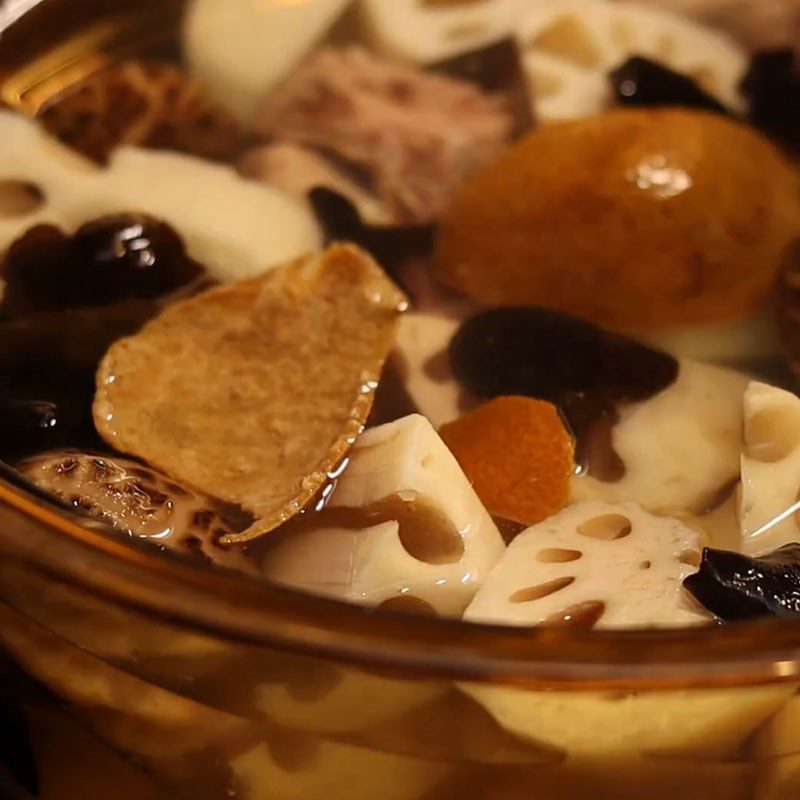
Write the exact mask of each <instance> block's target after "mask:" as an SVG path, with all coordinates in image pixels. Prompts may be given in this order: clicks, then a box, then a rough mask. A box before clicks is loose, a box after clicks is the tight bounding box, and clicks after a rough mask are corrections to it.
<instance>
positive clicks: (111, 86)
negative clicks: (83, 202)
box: [39, 61, 241, 161]
mask: <svg viewBox="0 0 800 800" xmlns="http://www.w3.org/2000/svg"><path fill="white" fill-rule="evenodd" d="M39 116H40V119H41V121H42V123H43V124H44V126H45V128H47V130H48V131H50V133H52V134H54V135H55V136H57V137H58V138H59V139H60V140H61V141H62V142H64V143H65V144H68V145H70V146H71V147H74V148H75V149H76V150H79V151H80V152H82V153H84V154H85V155H87V156H89V157H90V158H93V159H95V160H97V161H105V159H106V158H107V157H108V155H109V153H110V152H111V151H112V150H113V149H114V148H115V147H117V146H119V145H122V144H135V145H142V146H145V147H157V148H164V149H170V150H180V151H182V152H186V153H191V154H193V155H197V156H202V157H204V158H211V159H219V160H225V159H227V158H230V157H231V156H232V155H233V154H234V152H235V151H236V149H237V147H238V144H239V142H240V136H241V132H240V130H239V126H238V124H237V123H236V122H235V120H234V119H233V118H232V117H231V116H229V115H228V113H227V112H226V111H224V110H223V109H222V108H220V107H219V106H217V105H216V104H215V103H213V102H212V101H211V100H210V99H209V98H208V97H207V96H206V95H205V92H204V90H203V89H202V87H201V86H200V84H199V83H197V82H196V81H195V80H193V79H192V78H190V77H189V76H187V75H186V74H185V73H184V72H182V71H181V70H180V69H178V68H177V67H174V66H172V65H170V64H162V63H158V62H143V61H126V62H123V63H121V64H115V65H109V66H107V67H106V68H105V69H102V70H100V71H99V72H96V73H95V74H93V75H91V76H90V77H88V78H87V79H86V80H85V81H82V82H81V83H79V84H78V85H77V86H75V87H74V88H73V89H72V90H70V91H68V92H67V93H65V94H62V95H59V96H57V97H56V98H55V100H54V101H53V102H51V103H49V104H48V105H47V106H45V108H44V109H43V110H42V111H41V112H40V115H39Z"/></svg>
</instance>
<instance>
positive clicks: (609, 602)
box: [464, 502, 708, 628]
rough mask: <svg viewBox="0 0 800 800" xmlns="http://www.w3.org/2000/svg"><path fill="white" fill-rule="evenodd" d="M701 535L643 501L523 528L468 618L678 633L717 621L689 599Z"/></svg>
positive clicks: (588, 508) (564, 514) (570, 512)
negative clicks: (680, 629) (648, 507)
mask: <svg viewBox="0 0 800 800" xmlns="http://www.w3.org/2000/svg"><path fill="white" fill-rule="evenodd" d="M699 559H700V542H699V534H698V532H697V531H696V530H694V529H693V528H689V527H687V526H686V525H684V524H683V523H682V522H679V521H678V520H675V519H669V518H666V517H656V516H653V515H652V514H649V513H648V512H646V511H644V510H643V509H642V508H640V507H639V506H637V505H635V504H634V503H626V504H623V505H610V504H608V503H602V502H586V503H579V504H577V505H574V506H571V507H568V508H566V509H564V510H563V511H561V512H559V513H558V514H556V515H555V516H554V517H551V518H550V519H547V520H545V521H544V522H541V523H539V524H538V525H534V526H533V527H532V528H528V529H527V530H526V531H523V532H522V533H521V534H519V536H517V538H516V539H514V541H513V542H512V543H511V544H510V545H509V547H508V550H507V551H506V553H505V555H504V556H503V558H501V559H500V562H499V563H498V565H497V566H496V567H495V568H494V570H492V572H491V574H490V575H489V577H488V579H487V580H486V581H485V583H484V585H483V586H482V587H481V589H480V590H479V591H478V594H477V595H476V596H475V599H474V600H473V601H472V603H471V604H470V606H469V608H468V609H467V611H466V613H465V614H464V619H466V620H469V621H472V622H494V623H504V624H509V625H537V624H550V625H557V624H560V625H574V626H579V627H584V628H587V627H588V628H592V627H598V628H630V627H678V626H685V625H698V624H702V623H703V622H704V621H705V620H706V619H708V615H707V614H705V613H704V612H702V611H701V610H700V609H698V608H696V607H695V606H694V605H693V603H692V601H691V600H690V599H689V597H688V595H687V594H686V593H685V591H684V589H683V586H682V583H683V579H684V578H686V577H687V576H688V575H690V574H692V573H694V572H695V571H696V570H697V565H698V564H699Z"/></svg>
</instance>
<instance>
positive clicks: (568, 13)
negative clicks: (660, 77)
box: [517, 0, 746, 122]
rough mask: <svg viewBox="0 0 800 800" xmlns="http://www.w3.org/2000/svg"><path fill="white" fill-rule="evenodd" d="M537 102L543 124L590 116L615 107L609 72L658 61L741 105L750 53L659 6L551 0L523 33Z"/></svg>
mask: <svg viewBox="0 0 800 800" xmlns="http://www.w3.org/2000/svg"><path fill="white" fill-rule="evenodd" d="M517 40H518V42H519V44H520V47H521V48H522V51H523V60H524V65H525V71H526V73H527V75H528V79H529V82H530V84H531V102H532V105H533V111H534V114H535V115H536V117H537V118H538V119H539V120H541V121H543V122H555V121H559V120H567V119H576V118H579V117H585V116H590V115H591V114H595V113H597V112H599V111H602V110H603V109H605V108H607V107H608V106H609V105H610V104H611V103H612V99H613V98H612V92H611V87H610V85H609V81H608V73H609V71H610V70H612V69H614V68H615V67H617V66H619V65H620V64H622V63H623V62H624V61H626V60H627V59H628V58H629V57H631V56H634V55H638V56H644V57H646V58H650V59H653V60H655V61H658V62H659V63H662V64H664V65H665V66H667V67H670V68H671V69H674V70H676V71H678V72H681V73H684V74H686V75H688V76H690V77H692V78H695V79H696V80H697V81H698V83H699V84H700V86H702V87H703V88H704V89H705V90H706V91H708V92H709V93H710V94H712V95H714V96H715V97H717V98H718V99H719V100H721V101H722V102H723V103H725V104H727V105H728V106H730V107H732V108H736V109H738V108H741V105H742V101H741V98H740V96H739V91H738V85H739V81H740V79H741V77H742V75H743V73H744V71H745V69H746V58H745V55H744V52H743V51H742V49H741V48H740V47H738V46H737V45H736V44H735V43H734V42H732V41H730V40H728V39H727V37H726V36H725V35H724V34H722V33H719V32H717V31H713V30H710V29H707V28H704V27H703V26H702V25H700V24H698V23H696V22H691V21H689V20H686V19H681V18H680V17H677V16H674V15H673V14H671V13H670V12H667V11H663V10H660V9H655V8H643V7H641V6H638V5H636V4H633V3H625V2H619V3H609V2H608V1H607V0H544V1H543V2H540V3H537V4H535V5H534V6H533V8H532V10H531V11H530V13H529V14H527V15H526V16H525V17H524V19H523V22H522V24H521V25H520V26H519V27H518V28H517Z"/></svg>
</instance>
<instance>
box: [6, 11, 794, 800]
mask: <svg viewBox="0 0 800 800" xmlns="http://www.w3.org/2000/svg"><path fill="white" fill-rule="evenodd" d="M12 6H13V7H12V8H11V9H10V13H9V11H8V9H7V11H6V13H7V19H6V24H10V27H9V28H8V30H7V31H6V32H5V35H4V38H3V40H2V44H0V85H1V86H2V99H3V102H4V103H5V104H7V105H10V106H12V107H15V108H17V109H19V110H21V111H23V112H25V113H30V114H35V113H36V111H37V109H38V108H39V107H40V106H41V104H42V103H43V102H45V101H46V99H47V98H48V97H51V96H52V95H53V94H54V93H55V92H57V91H59V90H61V89H63V88H64V87H65V86H67V85H69V84H70V83H72V82H74V81H75V80H77V79H79V78H80V77H82V76H83V75H85V74H86V73H87V71H90V70H92V69H95V68H97V65H98V64H99V63H101V57H102V58H108V57H109V56H110V57H112V58H114V57H122V56H125V55H130V54H132V53H139V52H142V51H145V50H147V51H153V50H157V51H158V52H159V53H162V54H164V53H166V54H168V53H170V51H171V49H172V48H173V46H174V44H173V43H174V39H175V31H176V25H177V23H178V21H179V19H180V13H181V3H180V2H175V0H162V1H161V2H159V3H144V4H142V3H139V2H132V1H128V0H126V2H121V0H115V1H113V2H112V1H111V0H106V1H105V2H103V1H101V0H96V1H95V0H92V2H88V0H83V1H82V2H81V1H80V0H73V2H68V1H67V0H53V1H52V2H42V3H38V4H37V3H25V2H23V3H21V4H20V3H17V4H16V5H14V4H12ZM15 9H16V10H15ZM23 11H24V13H22V12H23ZM17 14H19V17H18V18H16V17H17ZM12 17H14V19H13V20H12V19H11V18H12ZM0 643H1V644H2V646H3V648H4V649H5V651H6V652H7V653H8V654H9V655H10V656H11V658H12V659H13V660H14V661H15V662H16V663H17V664H18V665H19V666H21V667H22V668H23V669H24V670H25V672H27V673H28V675H30V676H31V677H32V678H33V679H35V681H37V682H38V684H39V685H41V686H43V687H45V688H46V689H47V690H48V691H49V693H50V694H51V695H52V696H54V697H55V698H57V699H58V700H59V701H60V702H61V703H63V709H64V712H65V713H66V714H67V715H68V717H69V719H70V720H71V721H70V723H69V725H75V724H77V725H78V726H79V728H70V727H69V725H67V726H66V727H65V728H63V730H66V731H69V730H75V731H78V730H80V731H88V732H89V733H90V734H91V737H93V739H96V740H99V741H100V742H102V743H103V746H104V747H108V748H110V750H111V751H113V753H115V754H117V755H121V756H122V757H123V758H124V759H125V760H126V761H128V762H129V763H130V764H132V765H133V766H134V768H135V771H137V772H140V773H143V774H146V775H147V776H149V777H148V781H150V784H152V787H154V788H153V789H152V790H153V791H154V792H157V793H159V792H161V793H163V794H157V795H153V796H154V797H155V796H159V797H161V796H164V797H167V796H169V797H191V798H201V799H202V798H209V800H220V799H221V798H228V797H237V798H241V799H242V800H247V799H249V798H253V800H261V799H262V798H263V800H449V799H450V798H465V797H466V798H469V800H490V799H491V800H517V798H519V800H523V798H524V799H525V800H531V799H532V798H533V799H534V800H566V799H567V798H569V799H570V800H573V799H574V800H583V799H584V798H586V799H587V800H588V799H589V798H591V800H625V799H626V798H630V800H642V798H645V797H646V798H648V800H667V798H669V800H695V799H696V800H700V799H701V798H702V799H703V800H705V799H706V798H708V797H710V796H712V795H716V796H719V797H721V798H725V800H753V798H756V800H789V799H790V798H793V797H800V698H799V697H798V696H796V691H797V688H798V686H800V624H798V623H796V622H792V621H766V622H758V623H747V624H739V625H731V626H727V627H710V628H704V629H694V630H681V631H648V632H625V633H612V632H591V633H582V632H579V631H578V632H571V631H568V630H559V629H515V628H503V627H492V626H485V625H464V624H462V623H459V622H456V621H447V620H441V619H428V618H419V617H413V616H409V615H404V614H402V613H398V612H391V611H387V610H380V611H371V610H365V609H361V608H358V607H354V606H349V605H345V604H343V603H338V602H335V601H333V600H326V599H321V598H318V597H312V596H307V595H303V594H300V593H297V592H292V591H289V590H285V589H281V588H278V587H275V586H270V585H266V584H263V583H258V582H256V581H253V580H251V579H249V578H245V577H240V576H233V575H231V574H228V573H225V572H223V571H216V570H211V569H208V568H206V567H203V566H197V565H194V564H190V563H188V562H185V561H183V560H181V559H180V558H178V557H176V556H172V555H170V554H168V553H162V552H159V551H156V550H154V549H150V548H148V547H146V546H144V545H139V544H137V543H136V542H131V541H128V540H122V539H121V538H119V537H116V536H114V535H112V534H110V533H109V532H108V531H107V530H106V529H104V528H103V526H102V525H100V524H97V523H93V522H91V521H87V520H86V519H85V518H84V517H81V516H78V515H76V514H72V513H70V512H68V511H65V510H63V509H62V508H60V507H58V506H57V505H55V504H53V503H52V502H51V501H50V500H49V499H48V498H47V497H46V496H45V495H43V494H41V493H38V492H36V491H34V490H32V489H31V487H30V486H29V485H27V484H26V483H25V482H24V481H23V480H22V479H21V478H19V477H18V476H17V475H16V474H15V473H14V472H12V471H11V470H8V469H7V468H6V469H2V474H0ZM34 727H35V726H34ZM67 735H70V734H65V736H67ZM80 735H83V734H80ZM80 735H79V734H77V733H76V734H75V736H76V737H77V738H78V739H79V738H80ZM62 744H65V743H62ZM70 744H74V743H73V742H70ZM58 746H59V744H58V743H56V745H55V747H56V748H58ZM45 749H47V748H45ZM77 752H81V751H77ZM86 752H87V753H89V755H86V756H85V758H86V759H87V760H88V761H89V763H87V764H84V765H83V766H84V767H85V768H86V775H87V776H89V775H91V774H93V773H94V772H95V771H96V769H97V765H96V764H93V763H91V759H92V758H99V756H97V755H94V756H92V755H91V753H98V752H104V751H93V750H91V749H89V750H87V751H86ZM117 755H114V758H115V759H117V761H119V763H120V764H123V763H124V762H123V761H122V760H120V759H118V758H117ZM48 758H51V759H52V754H50V755H48ZM80 759H81V757H80V756H76V757H75V759H73V760H80ZM45 761H47V758H45ZM56 763H58V764H60V767H59V768H60V769H61V768H63V769H66V766H65V764H66V760H65V759H63V758H62V759H61V761H58V760H57V759H56ZM74 766H75V764H72V765H70V768H73V767H74ZM52 768H53V767H52V765H51V767H50V769H52ZM43 769H44V767H43ZM126 769H130V767H126ZM120 774H121V775H125V776H128V777H127V778H119V781H121V783H119V784H118V785H117V787H116V788H117V789H118V791H119V793H120V794H119V796H123V795H124V792H125V787H124V786H123V785H122V784H123V783H124V781H125V780H131V781H132V780H133V778H132V777H130V775H128V773H127V772H124V771H123V772H121V773H120ZM86 780H87V781H89V778H88V777H87V778H86ZM137 780H138V778H137ZM56 783H58V781H56ZM150 784H148V785H150ZM87 785H88V784H87ZM136 785H137V786H138V784H136ZM87 791H88V790H87ZM131 791H133V790H131ZM53 796H55V795H53ZM62 796H64V797H66V796H67V795H62ZM72 796H74V795H72ZM84 796H86V797H89V794H86V795H84Z"/></svg>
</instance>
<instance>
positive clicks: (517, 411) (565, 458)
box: [439, 397, 575, 525]
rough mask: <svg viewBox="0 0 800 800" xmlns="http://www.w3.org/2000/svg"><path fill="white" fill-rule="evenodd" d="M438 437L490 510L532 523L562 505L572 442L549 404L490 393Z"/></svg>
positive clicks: (571, 460) (567, 490)
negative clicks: (493, 396) (479, 404)
mask: <svg viewBox="0 0 800 800" xmlns="http://www.w3.org/2000/svg"><path fill="white" fill-rule="evenodd" d="M439 435H440V436H441V437H442V439H443V440H444V443H445V444H446V445H447V446H448V447H449V448H450V450H451V451H452V453H453V455H454V456H455V457H456V459H457V460H458V463H459V464H460V465H461V468H462V469H463V470H464V473H465V474H466V476H467V477H468V478H469V480H470V483H472V485H473V486H474V487H475V491H476V492H477V494H478V497H480V499H481V500H482V501H483V504H484V505H485V506H486V508H487V509H488V510H489V512H490V513H491V514H493V515H495V516H498V517H502V518H504V519H508V520H514V521H516V522H522V523H525V524H527V525H534V524H535V523H537V522H541V521H542V520H543V519H546V518H547V517H549V516H550V515H552V514H555V513H556V512H557V511H559V510H561V509H562V508H563V507H564V506H565V505H566V504H567V502H568V500H569V496H570V481H571V478H572V474H573V473H574V471H575V460H574V445H573V441H572V436H571V434H570V433H569V432H568V431H567V430H566V428H565V426H564V423H563V421H562V419H561V416H560V414H559V412H558V410H557V409H556V407H555V406H554V405H552V404H551V403H548V402H545V401H544V400H536V399H534V398H531V397H496V398H495V399H494V400H491V401H489V402H488V403H485V404H484V405H482V406H479V407H478V408H476V409H475V410H474V411H472V412H470V413H469V414H467V415H466V416H463V417H461V418H460V419H457V420H456V421H455V422H451V423H449V424H448V425H445V426H444V427H442V428H441V429H440V431H439Z"/></svg>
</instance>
